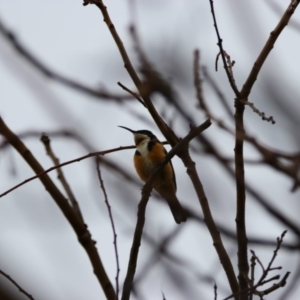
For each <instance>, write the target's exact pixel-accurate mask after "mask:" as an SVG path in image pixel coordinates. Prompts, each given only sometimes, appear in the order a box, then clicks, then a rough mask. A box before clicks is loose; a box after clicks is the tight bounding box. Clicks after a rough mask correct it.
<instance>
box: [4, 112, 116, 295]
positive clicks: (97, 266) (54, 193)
mask: <svg viewBox="0 0 300 300" xmlns="http://www.w3.org/2000/svg"><path fill="white" fill-rule="evenodd" d="M0 134H1V135H2V136H4V137H5V138H6V139H7V140H8V142H9V143H10V144H11V145H12V146H13V147H14V148H15V149H16V151H17V152H19V154H20V155H21V156H22V157H23V158H24V160H25V161H26V162H27V163H28V165H29V166H30V167H31V168H32V170H33V171H34V172H35V173H36V174H37V175H38V174H41V173H44V175H43V176H40V177H39V179H40V181H41V183H42V184H43V185H44V187H45V189H46V190H47V191H48V192H49V194H50V195H51V197H52V198H53V200H54V201H55V203H56V204H57V205H58V207H59V208H60V210H61V211H62V213H63V214H64V216H65V217H66V219H67V220H68V221H69V223H70V225H71V226H72V228H73V229H74V231H75V233H76V235H77V238H78V241H79V242H80V244H81V245H82V247H83V248H84V250H85V251H86V253H87V255H88V256H89V259H90V262H91V264H92V266H93V269H94V273H95V275H96V277H97V279H98V281H99V283H100V285H101V286H102V289H103V292H104V293H105V296H106V298H107V299H108V300H115V299H116V294H115V291H114V289H113V286H112V284H111V282H110V280H109V278H108V276H107V274H106V271H105V269H104V267H103V265H102V261H101V259H100V256H99V254H98V251H97V248H96V247H95V241H93V240H92V236H91V234H90V232H89V231H88V229H87V226H86V225H85V224H84V223H83V222H82V221H81V220H80V218H79V217H78V216H77V214H76V213H75V211H74V210H73V208H72V207H71V206H70V205H69V203H68V201H67V199H65V197H64V196H63V195H62V193H61V192H60V190H59V189H58V188H57V187H56V185H55V184H54V183H53V181H52V180H51V178H50V177H49V176H48V175H47V174H45V171H44V169H43V168H42V166H41V165H40V163H39V162H38V161H37V160H36V159H35V157H34V156H33V155H32V154H31V152H30V151H29V149H27V148H26V146H25V145H24V144H23V142H22V141H21V140H20V139H19V138H18V137H17V136H16V135H15V134H14V133H13V132H12V131H11V130H10V129H9V128H8V127H7V126H6V124H5V123H4V121H3V120H2V118H1V117H0Z"/></svg>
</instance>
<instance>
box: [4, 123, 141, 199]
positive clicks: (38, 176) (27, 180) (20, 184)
mask: <svg viewBox="0 0 300 300" xmlns="http://www.w3.org/2000/svg"><path fill="white" fill-rule="evenodd" d="M0 120H2V119H1V118H0ZM16 137H17V136H16ZM20 142H21V140H20ZM21 143H22V142H21ZM125 149H135V146H127V147H118V148H114V149H109V150H106V151H97V152H92V153H89V154H86V155H84V156H81V157H78V158H75V159H72V160H68V161H66V162H64V163H62V164H59V165H57V166H53V167H51V168H49V169H47V170H43V171H41V172H40V173H37V175H35V176H32V177H29V178H27V179H26V180H24V181H22V182H21V183H19V184H17V185H15V186H14V187H12V188H10V189H9V190H7V191H6V192H4V193H2V194H0V198H1V197H3V196H5V195H7V194H8V193H10V192H12V191H13V190H15V189H17V188H19V187H20V186H22V185H24V184H25V183H27V182H29V181H32V180H34V179H37V178H40V177H41V176H43V175H45V174H47V173H49V172H51V171H53V170H56V169H58V168H61V167H63V166H66V165H69V164H73V163H75V162H79V161H81V160H83V159H87V158H90V157H93V156H98V155H105V154H108V153H112V152H116V151H120V150H125Z"/></svg>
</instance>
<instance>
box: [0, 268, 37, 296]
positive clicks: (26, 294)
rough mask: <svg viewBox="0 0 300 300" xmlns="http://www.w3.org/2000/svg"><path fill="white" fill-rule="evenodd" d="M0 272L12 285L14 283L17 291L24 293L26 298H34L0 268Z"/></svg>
mask: <svg viewBox="0 0 300 300" xmlns="http://www.w3.org/2000/svg"><path fill="white" fill-rule="evenodd" d="M0 274H1V275H3V276H4V277H5V278H7V279H8V280H9V281H10V282H11V283H12V284H13V285H15V286H16V287H17V288H18V289H19V291H20V292H21V293H22V294H24V295H25V296H26V297H27V298H28V299H31V300H34V298H33V297H32V296H31V295H30V294H28V293H27V292H26V291H25V290H24V289H22V288H21V286H20V285H19V284H17V282H16V281H15V280H13V279H12V278H11V277H10V276H9V275H8V274H6V273H4V272H3V271H2V270H0Z"/></svg>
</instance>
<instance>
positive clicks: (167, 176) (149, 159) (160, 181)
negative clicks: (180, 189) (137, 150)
mask: <svg viewBox="0 0 300 300" xmlns="http://www.w3.org/2000/svg"><path fill="white" fill-rule="evenodd" d="M165 156H166V154H165V150H164V148H163V146H162V145H161V144H158V143H157V144H155V145H154V146H153V148H152V149H151V151H150V152H148V153H147V155H145V154H144V156H143V155H142V154H141V155H135V156H134V166H135V169H136V172H137V173H138V175H139V176H140V178H141V179H142V180H143V181H144V182H145V181H147V180H148V178H149V176H150V174H151V173H152V171H153V169H154V168H155V166H156V165H157V163H158V162H160V161H161V160H162V159H163V158H164V157H165ZM166 184H167V185H170V184H171V185H174V188H175V190H176V184H175V178H174V173H173V168H172V165H171V163H168V164H167V165H165V167H164V168H163V170H162V171H161V172H160V174H159V175H158V177H157V180H156V181H155V183H154V188H155V187H156V186H157V187H158V186H164V185H166Z"/></svg>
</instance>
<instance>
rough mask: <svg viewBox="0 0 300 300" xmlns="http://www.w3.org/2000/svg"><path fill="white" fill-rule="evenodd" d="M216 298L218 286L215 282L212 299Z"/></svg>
mask: <svg viewBox="0 0 300 300" xmlns="http://www.w3.org/2000/svg"><path fill="white" fill-rule="evenodd" d="M217 299H218V286H217V284H216V282H215V284H214V300H217Z"/></svg>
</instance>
